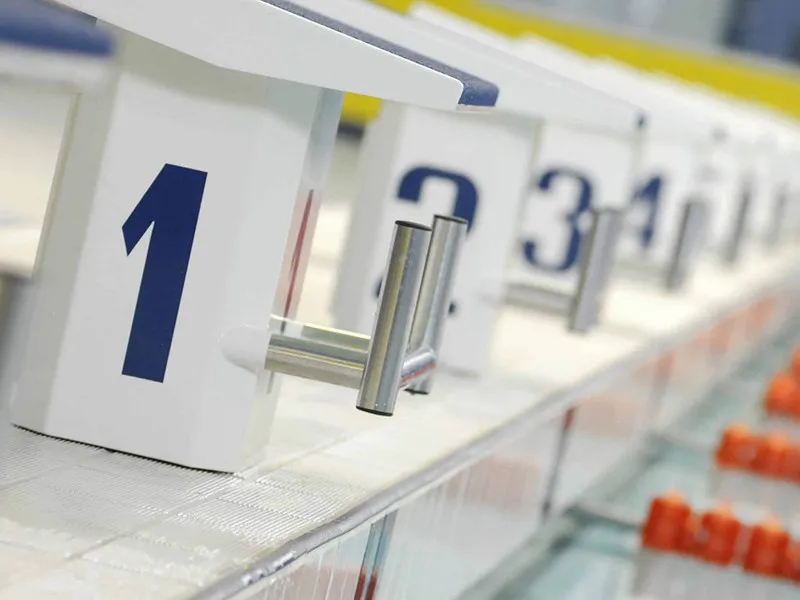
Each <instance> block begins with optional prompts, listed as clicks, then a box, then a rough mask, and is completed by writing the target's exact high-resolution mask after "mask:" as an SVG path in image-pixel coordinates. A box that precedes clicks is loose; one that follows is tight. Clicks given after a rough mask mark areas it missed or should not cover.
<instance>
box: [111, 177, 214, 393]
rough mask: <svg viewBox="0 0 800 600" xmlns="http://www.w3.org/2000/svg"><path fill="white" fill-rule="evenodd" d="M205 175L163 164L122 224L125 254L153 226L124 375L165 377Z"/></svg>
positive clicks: (157, 379)
mask: <svg viewBox="0 0 800 600" xmlns="http://www.w3.org/2000/svg"><path fill="white" fill-rule="evenodd" d="M206 175H207V174H206V173H204V172H203V171H195V170H193V169H187V168H185V167H179V166H176V165H169V164H168V165H164V168H162V169H161V172H160V173H159V174H158V176H157V177H156V178H155V181H153V183H152V184H151V185H150V188H149V189H148V190H147V192H145V194H144V196H143V197H142V199H141V200H140V201H139V203H138V204H137V205H136V207H135V208H134V209H133V212H131V214H130V216H129V217H128V219H127V220H126V221H125V223H124V224H123V225H122V235H123V237H124V238H125V250H126V251H127V253H128V255H130V253H131V252H132V251H133V249H134V248H135V247H136V245H137V244H138V243H139V240H141V239H142V236H144V234H145V233H146V232H147V231H148V230H150V228H151V227H152V234H151V236H150V245H149V247H148V249H147V259H146V261H145V265H144V273H142V280H141V285H140V286H139V297H138V299H137V301H136V311H135V312H134V314H133V323H132V324H131V333H130V337H129V338H128V348H127V350H126V352H125V362H124V364H123V366H122V373H123V375H129V376H130V377H138V378H139V379H148V380H150V381H158V382H163V381H164V374H165V372H166V370H167V361H168V360H169V352H170V348H171V347H172V338H173V335H174V333H175V323H176V321H177V320H178V309H179V307H180V304H181V296H182V295H183V285H184V282H185V281H186V271H187V270H188V268H189V258H190V256H191V254H192V243H193V242H194V232H195V229H196V228H197V218H198V216H199V214H200V204H201V202H202V200H203V192H204V190H205V185H206Z"/></svg>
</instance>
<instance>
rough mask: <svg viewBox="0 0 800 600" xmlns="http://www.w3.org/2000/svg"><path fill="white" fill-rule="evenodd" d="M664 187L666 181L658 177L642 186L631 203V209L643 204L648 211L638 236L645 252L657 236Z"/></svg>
mask: <svg viewBox="0 0 800 600" xmlns="http://www.w3.org/2000/svg"><path fill="white" fill-rule="evenodd" d="M663 187H664V180H663V179H662V177H661V176H660V175H657V176H655V177H653V178H651V179H650V180H648V181H647V182H645V183H644V185H642V186H640V187H639V188H638V189H637V190H636V192H635V193H634V195H633V200H632V201H631V208H635V207H636V206H637V205H639V204H641V205H644V207H645V210H646V211H647V217H646V219H645V222H644V226H643V227H642V230H641V231H640V232H639V236H638V237H639V242H640V243H641V246H642V249H643V250H647V249H648V248H650V246H652V245H653V236H654V235H655V230H656V223H657V221H658V211H659V205H660V203H661V191H662V189H663Z"/></svg>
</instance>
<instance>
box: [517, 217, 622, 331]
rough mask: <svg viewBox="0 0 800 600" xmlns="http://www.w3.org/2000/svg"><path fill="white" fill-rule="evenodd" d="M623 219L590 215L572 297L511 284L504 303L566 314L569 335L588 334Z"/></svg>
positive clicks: (533, 286)
mask: <svg viewBox="0 0 800 600" xmlns="http://www.w3.org/2000/svg"><path fill="white" fill-rule="evenodd" d="M623 218H624V215H623V213H622V211H621V210H619V209H612V208H604V209H598V210H595V211H594V219H593V221H592V228H591V231H590V232H589V235H588V238H587V240H586V242H585V243H584V244H583V248H582V250H581V258H580V261H581V262H580V265H581V266H580V274H579V276H578V283H577V287H576V291H575V292H574V293H572V294H571V293H568V292H564V291H561V290H554V289H544V288H542V287H540V286H537V285H535V284H530V283H525V282H513V283H511V284H510V285H509V286H508V290H507V293H506V298H505V300H506V303H507V304H512V305H515V306H521V307H523V308H536V309H539V310H544V311H545V312H549V313H553V314H566V315H567V317H568V323H567V327H568V328H569V330H570V331H574V332H579V333H585V332H587V331H589V330H590V329H591V328H592V327H594V326H595V325H596V323H597V319H598V315H599V312H600V308H601V305H602V299H603V297H604V296H605V293H606V290H607V289H608V284H609V283H610V280H611V273H612V271H613V267H614V260H615V258H616V249H617V245H618V242H619V238H620V235H621V233H622V222H623Z"/></svg>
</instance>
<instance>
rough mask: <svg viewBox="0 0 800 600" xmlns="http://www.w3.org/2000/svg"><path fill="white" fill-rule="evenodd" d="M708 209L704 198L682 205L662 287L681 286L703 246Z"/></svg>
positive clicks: (687, 277) (669, 289)
mask: <svg viewBox="0 0 800 600" xmlns="http://www.w3.org/2000/svg"><path fill="white" fill-rule="evenodd" d="M708 218H709V210H708V204H707V203H706V202H705V200H699V199H696V200H688V201H687V202H686V204H685V205H684V207H683V214H682V215H681V227H680V231H679V232H678V237H677V239H676V241H675V246H674V248H673V249H672V257H671V258H670V261H669V266H668V267H667V274H666V277H665V280H664V287H665V288H666V289H667V291H670V292H675V291H678V290H680V289H682V288H683V286H684V285H685V284H686V281H687V280H688V279H689V275H690V273H691V269H692V267H693V266H694V262H695V260H696V258H697V256H698V254H699V251H700V249H701V248H702V247H703V244H704V243H705V239H706V233H707V229H708Z"/></svg>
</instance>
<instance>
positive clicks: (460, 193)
mask: <svg viewBox="0 0 800 600" xmlns="http://www.w3.org/2000/svg"><path fill="white" fill-rule="evenodd" d="M431 179H434V180H435V179H440V180H442V181H449V182H450V183H452V184H453V185H454V186H455V188H456V197H455V202H453V212H452V215H453V216H454V217H458V218H459V219H464V220H465V221H466V222H467V232H469V231H471V230H472V227H473V225H474V223H475V215H476V213H477V210H478V189H477V188H476V187H475V184H474V183H472V181H471V180H470V179H469V178H468V177H466V176H465V175H461V174H459V173H452V172H449V171H442V170H440V169H432V168H430V167H417V168H415V169H411V170H410V171H409V172H408V173H406V174H405V176H404V177H403V179H402V180H401V181H400V186H399V187H398V190H397V199H398V200H401V201H403V202H416V203H418V202H419V201H420V200H421V199H422V188H423V187H424V186H425V182H427V181H429V180H431Z"/></svg>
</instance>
